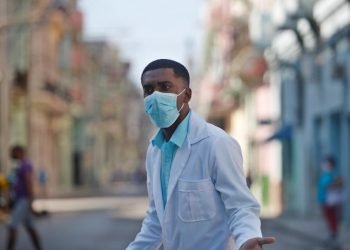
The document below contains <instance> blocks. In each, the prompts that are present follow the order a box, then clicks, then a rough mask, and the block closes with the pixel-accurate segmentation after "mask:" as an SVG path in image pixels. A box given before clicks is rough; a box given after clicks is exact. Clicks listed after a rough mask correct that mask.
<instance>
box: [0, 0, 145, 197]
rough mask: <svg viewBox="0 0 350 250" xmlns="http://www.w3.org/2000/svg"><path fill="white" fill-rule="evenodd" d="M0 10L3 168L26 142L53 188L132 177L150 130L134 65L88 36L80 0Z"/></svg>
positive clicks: (4, 5)
mask: <svg viewBox="0 0 350 250" xmlns="http://www.w3.org/2000/svg"><path fill="white" fill-rule="evenodd" d="M0 9H1V10H0V67H1V71H0V72H1V74H0V83H1V85H0V87H1V93H0V95H1V96H0V97H1V99H0V101H1V105H0V106H1V108H0V143H1V149H0V171H7V170H9V155H8V152H9V150H8V149H9V147H10V146H11V145H14V144H21V145H24V146H26V147H27V148H28V153H29V156H30V158H31V159H32V161H33V163H34V166H35V168H36V169H39V168H40V169H44V170H46V172H47V173H48V176H49V191H50V192H51V193H57V192H63V191H66V190H71V189H72V188H74V187H77V186H92V185H100V184H103V185H108V184H110V182H111V179H112V177H111V176H113V175H114V179H118V178H119V179H125V178H127V177H129V175H131V173H132V172H133V171H134V170H135V169H136V168H137V167H138V166H139V165H140V163H139V162H140V161H141V158H142V157H143V152H145V151H146V150H145V148H144V147H142V145H143V144H144V143H142V142H141V141H140V138H141V137H142V135H141V133H142V130H143V129H146V128H147V126H146V127H142V126H141V124H142V123H141V120H142V119H143V116H142V112H141V111H142V110H141V108H142V103H141V104H140V103H139V102H140V101H141V100H142V98H141V96H140V94H139V92H138V90H137V89H136V88H135V87H134V85H133V84H132V83H131V82H130V81H129V80H128V70H129V67H130V65H129V63H126V62H123V61H121V59H120V57H119V53H118V51H117V50H116V49H114V48H112V46H110V45H107V44H106V43H105V42H102V43H99V42H96V43H90V44H89V43H88V44H87V43H85V42H84V41H83V40H82V30H83V25H84V20H83V13H81V12H80V10H79V9H78V8H77V1H76V0H41V1H31V0H28V1H23V0H11V1H9V0H6V1H5V0H1V1H0ZM140 127H142V129H140ZM146 142H147V141H146Z"/></svg>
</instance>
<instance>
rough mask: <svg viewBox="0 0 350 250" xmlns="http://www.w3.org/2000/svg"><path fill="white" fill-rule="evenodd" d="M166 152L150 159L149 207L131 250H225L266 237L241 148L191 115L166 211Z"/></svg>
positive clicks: (154, 149)
mask: <svg viewBox="0 0 350 250" xmlns="http://www.w3.org/2000/svg"><path fill="white" fill-rule="evenodd" d="M160 162H161V152H160V150H159V149H158V148H157V147H156V146H153V145H152V144H150V145H149V148H148V151H147V158H146V169H147V188H148V196H149V208H148V211H147V215H146V218H145V219H144V221H143V224H142V228H141V231H140V232H139V233H138V234H137V236H136V238H135V240H134V241H133V242H132V243H131V244H130V245H129V246H128V247H127V249H128V250H146V249H150V250H151V249H152V250H153V249H158V248H159V246H160V245H161V244H163V246H164V249H165V250H195V249H200V250H226V249H233V244H232V237H231V236H233V238H234V240H235V246H236V249H239V248H240V247H241V245H242V244H243V243H244V242H245V241H246V240H248V239H251V238H255V237H261V230H260V219H259V211H260V207H259V204H258V203H257V201H256V200H255V198H254V197H253V196H252V194H251V193H250V191H249V189H248V187H247V185H246V180H245V177H244V174H243V169H242V154H241V149H240V146H239V144H238V143H237V142H236V141H235V140H234V139H233V138H232V137H230V136H229V135H227V134H226V133H225V132H224V131H223V130H221V129H219V128H217V127H215V126H213V125H211V124H209V123H206V122H205V121H204V120H203V119H202V118H200V117H199V116H198V115H197V114H196V113H195V112H193V111H192V114H191V118H190V126H189V131H188V136H187V137H186V140H185V142H184V144H183V145H182V147H181V148H179V149H178V150H177V152H176V154H175V156H174V159H173V164H172V169H171V173H170V180H169V186H168V199H167V205H166V207H165V209H164V208H163V202H162V194H161V183H160Z"/></svg>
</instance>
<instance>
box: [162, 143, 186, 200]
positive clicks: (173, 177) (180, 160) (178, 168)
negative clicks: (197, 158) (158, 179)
mask: <svg viewBox="0 0 350 250" xmlns="http://www.w3.org/2000/svg"><path fill="white" fill-rule="evenodd" d="M190 153H191V145H190V143H189V141H188V140H187V139H186V140H185V141H184V144H183V145H182V147H181V148H179V149H178V150H177V151H176V154H175V157H174V160H173V163H172V166H171V173H170V179H169V186H168V197H167V201H169V198H170V197H171V195H172V193H173V191H174V188H175V186H176V183H177V181H178V179H179V177H180V175H181V173H182V170H183V169H184V167H185V166H186V162H187V160H188V157H189V156H190Z"/></svg>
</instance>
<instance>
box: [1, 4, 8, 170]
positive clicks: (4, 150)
mask: <svg viewBox="0 0 350 250" xmlns="http://www.w3.org/2000/svg"><path fill="white" fill-rule="evenodd" d="M6 22H7V0H0V23H6ZM6 46H7V29H6V28H4V29H0V172H6V171H7V170H8V167H9V156H8V154H9V136H8V135H9V76H8V72H9V70H8V65H7V64H6V61H7V60H6V57H7V56H6V54H7V50H6Z"/></svg>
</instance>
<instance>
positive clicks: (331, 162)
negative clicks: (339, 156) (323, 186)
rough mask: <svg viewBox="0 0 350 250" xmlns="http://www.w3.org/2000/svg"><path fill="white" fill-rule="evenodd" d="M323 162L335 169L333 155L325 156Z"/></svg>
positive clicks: (335, 162)
mask: <svg viewBox="0 0 350 250" xmlns="http://www.w3.org/2000/svg"><path fill="white" fill-rule="evenodd" d="M324 160H325V161H326V162H328V163H329V164H331V165H332V167H335V166H336V164H337V161H336V159H335V157H334V156H333V155H327V156H326V157H325V158H324Z"/></svg>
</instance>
